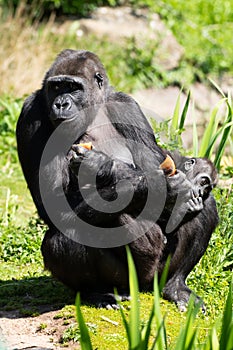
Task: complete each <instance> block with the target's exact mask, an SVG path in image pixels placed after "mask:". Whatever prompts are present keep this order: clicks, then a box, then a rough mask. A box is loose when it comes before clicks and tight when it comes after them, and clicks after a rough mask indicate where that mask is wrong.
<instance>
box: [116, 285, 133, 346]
mask: <svg viewBox="0 0 233 350" xmlns="http://www.w3.org/2000/svg"><path fill="white" fill-rule="evenodd" d="M114 294H115V296H116V300H117V303H118V305H119V310H120V314H121V318H122V321H123V325H124V327H125V331H126V336H127V339H128V342H129V345H130V341H131V340H130V329H129V323H128V321H127V319H126V317H125V314H124V311H123V309H122V307H121V305H120V302H119V298H118V293H117V290H116V289H115V290H114Z"/></svg>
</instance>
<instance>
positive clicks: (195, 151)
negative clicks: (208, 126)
mask: <svg viewBox="0 0 233 350" xmlns="http://www.w3.org/2000/svg"><path fill="white" fill-rule="evenodd" d="M192 120H193V155H194V157H197V156H198V133H197V123H196V116H195V114H194V102H193V104H192Z"/></svg>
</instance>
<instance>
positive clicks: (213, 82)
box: [209, 78, 226, 97]
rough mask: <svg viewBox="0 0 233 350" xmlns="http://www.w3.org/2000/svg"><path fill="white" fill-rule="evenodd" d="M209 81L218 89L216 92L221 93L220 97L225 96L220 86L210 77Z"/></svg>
mask: <svg viewBox="0 0 233 350" xmlns="http://www.w3.org/2000/svg"><path fill="white" fill-rule="evenodd" d="M209 81H210V82H211V84H213V85H214V87H215V88H216V89H217V90H218V92H220V94H221V95H222V97H226V96H225V94H224V92H223V91H222V89H221V88H220V86H218V84H217V83H216V82H215V81H214V80H212V79H211V78H209Z"/></svg>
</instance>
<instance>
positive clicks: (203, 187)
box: [174, 156, 218, 212]
mask: <svg viewBox="0 0 233 350" xmlns="http://www.w3.org/2000/svg"><path fill="white" fill-rule="evenodd" d="M174 158H176V156H174ZM180 158H181V160H180V161H179V159H177V160H175V163H176V166H177V169H179V170H181V171H182V172H183V173H185V174H186V177H187V179H188V180H189V181H190V182H191V183H192V184H193V197H192V198H191V199H190V200H189V204H190V207H189V211H191V212H198V211H200V210H202V209H203V202H204V200H206V198H207V197H208V196H209V194H210V192H211V191H212V189H213V188H214V187H215V186H216V184H217V181H218V173H217V170H216V169H215V167H214V165H213V164H212V162H211V161H210V160H209V159H206V158H187V157H181V156H180Z"/></svg>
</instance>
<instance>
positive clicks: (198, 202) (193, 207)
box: [188, 196, 204, 213]
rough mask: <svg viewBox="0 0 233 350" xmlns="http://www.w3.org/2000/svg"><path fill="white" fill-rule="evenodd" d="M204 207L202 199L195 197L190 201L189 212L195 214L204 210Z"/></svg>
mask: <svg viewBox="0 0 233 350" xmlns="http://www.w3.org/2000/svg"><path fill="white" fill-rule="evenodd" d="M203 207H204V206H203V200H202V197H195V196H193V197H192V198H190V200H189V201H188V211H189V212H192V213H195V212H198V211H201V210H202V209H203Z"/></svg>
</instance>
